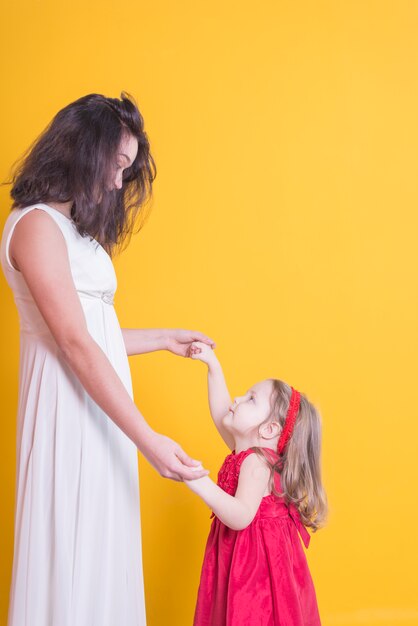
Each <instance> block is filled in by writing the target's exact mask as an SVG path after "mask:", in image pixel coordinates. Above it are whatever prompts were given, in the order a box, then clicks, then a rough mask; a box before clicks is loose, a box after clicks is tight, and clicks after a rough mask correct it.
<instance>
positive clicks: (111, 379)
mask: <svg viewBox="0 0 418 626" xmlns="http://www.w3.org/2000/svg"><path fill="white" fill-rule="evenodd" d="M45 241H47V242H48V245H47V246H46V245H45ZM10 253H11V255H12V256H13V258H14V259H15V260H16V263H17V266H18V267H19V270H20V271H21V273H22V275H23V277H24V279H25V281H26V284H27V286H28V288H29V290H30V291H31V293H32V296H33V299H34V301H35V303H36V305H37V307H38V309H39V311H40V313H41V315H42V316H43V318H44V320H45V322H46V324H47V326H48V327H49V329H50V331H51V334H52V336H53V337H54V339H55V342H56V344H57V346H58V349H59V350H60V353H61V356H62V358H63V359H64V360H65V361H66V362H67V363H68V365H69V366H70V368H71V369H72V371H73V372H74V373H75V375H76V376H77V378H78V379H79V380H80V383H81V384H82V385H83V387H84V388H85V390H86V391H87V393H88V394H89V395H90V396H91V398H92V399H93V400H94V401H95V402H96V403H97V404H98V405H99V406H100V407H101V408H102V409H103V411H104V412H105V413H106V414H107V415H108V416H109V417H110V419H112V420H113V421H114V422H115V423H116V424H117V425H118V426H119V428H120V429H121V430H122V431H123V432H124V433H125V434H126V435H127V436H128V437H129V438H130V439H131V440H132V441H133V442H134V443H135V445H136V446H137V448H138V449H139V450H140V451H141V452H142V453H143V454H144V456H145V457H146V458H147V459H148V461H149V462H150V463H151V464H152V465H153V466H154V467H155V469H157V471H158V472H159V473H160V474H161V475H162V476H165V477H167V478H173V479H175V480H182V479H183V478H188V479H192V480H193V479H194V477H195V476H197V474H201V475H202V476H204V475H206V474H207V472H202V471H193V470H192V469H191V467H192V466H196V465H198V462H197V461H193V460H192V459H190V458H189V457H188V456H187V455H186V454H185V453H184V452H183V450H182V449H181V447H180V446H179V445H178V444H177V443H175V442H174V441H172V440H171V439H169V438H167V437H164V436H163V435H160V434H159V433H156V432H154V431H153V430H152V429H151V428H150V426H149V425H148V424H147V422H146V421H145V419H144V417H143V416H142V414H141V412H140V411H139V410H138V409H137V407H136V406H135V404H134V402H133V400H132V398H131V397H130V395H129V393H128V391H127V390H126V388H125V386H124V384H123V383H122V381H121V379H120V378H119V376H118V374H117V372H116V370H115V369H114V368H113V366H112V364H111V363H110V361H109V359H108V358H107V356H106V354H105V353H104V352H103V350H102V349H101V348H100V346H99V345H98V344H97V342H96V341H94V339H93V338H92V336H91V335H90V333H89V331H88V328H87V324H86V319H85V316H84V311H83V309H82V306H81V303H80V299H79V297H78V294H77V291H76V289H75V286H74V282H73V279H72V275H71V269H70V264H69V259H68V253H67V247H66V242H65V239H64V237H63V235H62V233H61V231H60V229H59V228H58V226H57V225H56V224H55V222H54V220H53V218H51V216H49V215H48V214H46V213H45V212H44V211H42V210H41V209H34V210H33V211H30V212H29V213H27V214H26V215H24V216H23V217H22V218H21V219H20V220H19V222H18V223H17V224H16V226H15V230H14V233H13V236H12V239H11V242H10ZM51 259H53V263H51Z"/></svg>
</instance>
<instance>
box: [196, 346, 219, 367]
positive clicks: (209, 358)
mask: <svg viewBox="0 0 418 626" xmlns="http://www.w3.org/2000/svg"><path fill="white" fill-rule="evenodd" d="M190 356H191V358H192V359H197V360H198V361H203V363H207V365H210V364H211V363H214V362H215V361H217V358H216V355H215V353H214V351H213V350H212V348H211V347H209V346H208V345H207V344H205V343H202V342H201V341H194V342H193V343H192V345H191V346H190Z"/></svg>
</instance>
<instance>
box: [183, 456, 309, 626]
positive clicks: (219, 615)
mask: <svg viewBox="0 0 418 626" xmlns="http://www.w3.org/2000/svg"><path fill="white" fill-rule="evenodd" d="M266 450H267V449H266ZM251 452H253V450H251V449H249V450H245V451H243V452H240V453H238V454H235V453H234V452H232V454H230V455H228V456H227V457H226V459H225V461H224V463H223V465H222V467H221V469H220V471H219V474H218V485H219V486H220V487H221V488H222V489H223V490H224V491H226V492H227V493H229V494H230V495H234V494H235V492H236V489H237V485H238V476H239V470H240V467H241V463H242V462H243V460H244V459H245V458H246V457H247V456H248V455H249V454H251ZM268 452H270V453H272V454H273V455H274V454H275V453H274V452H273V451H272V450H269V451H268ZM276 457H277V455H276ZM276 476H277V478H276V483H275V484H276V488H277V489H278V490H279V492H280V477H279V475H278V474H276ZM299 534H300V535H301V538H302V540H303V541H304V543H305V545H306V547H308V545H309V533H308V531H307V530H306V528H305V526H303V524H302V522H301V520H300V518H299V512H298V511H297V509H296V508H295V507H293V506H292V507H291V508H290V509H289V508H288V507H287V506H286V505H285V503H284V500H283V498H278V497H276V496H275V495H274V494H270V495H268V496H265V497H264V498H263V499H262V501H261V504H260V507H259V509H258V511H257V514H256V516H255V518H254V520H253V521H252V522H251V524H250V525H249V526H247V528H244V530H240V531H236V530H231V529H230V528H228V527H227V526H225V524H223V523H222V522H221V521H220V520H219V519H218V518H217V517H215V518H214V519H213V521H212V526H211V529H210V533H209V537H208V541H207V544H206V550H205V555H204V560H203V567H202V573H201V577H200V585H199V591H198V598H197V605H196V611H195V616H194V622H193V624H194V626H319V625H320V623H321V622H320V618H319V613H318V607H317V602H316V595H315V590H314V586H313V582H312V578H311V575H310V573H309V569H308V564H307V561H306V557H305V553H304V550H303V547H302V544H301V541H300V538H299Z"/></svg>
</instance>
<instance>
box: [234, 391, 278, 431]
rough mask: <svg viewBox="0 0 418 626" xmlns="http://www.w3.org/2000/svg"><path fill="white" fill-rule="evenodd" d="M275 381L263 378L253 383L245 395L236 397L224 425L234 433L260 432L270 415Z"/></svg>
mask: <svg viewBox="0 0 418 626" xmlns="http://www.w3.org/2000/svg"><path fill="white" fill-rule="evenodd" d="M272 392H273V382H272V381H271V380H263V381H261V382H259V383H257V384H256V385H253V386H252V387H251V388H250V389H249V390H248V391H247V393H246V394H245V395H243V396H238V397H237V398H235V399H234V402H233V404H232V405H231V406H230V408H229V411H228V413H227V414H226V415H225V417H224V418H223V425H224V426H225V428H227V429H228V430H229V431H230V432H231V433H232V434H235V435H240V436H244V437H245V436H249V437H252V436H253V435H256V434H258V429H259V426H260V424H262V423H263V422H264V421H265V420H267V419H268V418H269V417H270V414H271V411H272V404H271V397H272Z"/></svg>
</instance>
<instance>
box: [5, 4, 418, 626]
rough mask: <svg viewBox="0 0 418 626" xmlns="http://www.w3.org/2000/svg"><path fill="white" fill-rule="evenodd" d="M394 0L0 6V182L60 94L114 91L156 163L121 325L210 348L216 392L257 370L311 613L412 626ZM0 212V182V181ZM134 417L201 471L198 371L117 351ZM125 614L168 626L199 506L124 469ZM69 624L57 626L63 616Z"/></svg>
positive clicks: (411, 327) (408, 46) (187, 610)
mask: <svg viewBox="0 0 418 626" xmlns="http://www.w3.org/2000/svg"><path fill="white" fill-rule="evenodd" d="M417 27H418V3H417V2H413V1H406V0H396V1H395V0H393V1H392V2H389V1H385V0H381V1H375V2H372V1H364V0H358V1H350V0H347V1H345V2H343V1H334V2H332V1H318V0H316V1H311V2H309V1H306V0H305V1H302V0H299V1H298V2H292V1H275V2H274V1H264V0H262V1H261V2H257V3H252V2H248V1H247V0H244V1H243V0H241V1H240V2H238V1H231V0H212V1H211V2H196V1H194V2H192V1H191V0H189V1H187V0H177V1H176V2H171V1H168V0H153V1H152V2H142V1H137V0H126V1H125V2H123V3H122V2H114V1H108V0H105V1H102V2H98V1H97V0H91V1H90V2H87V3H85V2H81V0H73V1H72V2H69V1H68V2H64V1H63V0H59V1H58V2H57V1H53V2H52V1H47V0H39V1H37V2H34V1H33V0H24V1H23V0H18V1H16V2H8V3H7V6H4V8H3V13H2V25H1V33H0V34H1V36H0V46H1V48H0V57H1V59H2V63H3V71H2V97H1V100H0V102H1V105H0V106H1V116H0V135H1V138H2V150H1V153H0V176H1V180H5V179H6V178H7V176H8V174H9V170H10V166H11V164H12V163H13V162H14V161H15V160H16V159H17V158H18V157H19V156H20V155H21V154H22V152H23V151H24V150H25V149H26V148H27V147H28V145H29V144H30V143H31V142H32V141H33V139H34V138H35V137H36V136H37V135H38V134H39V133H40V132H41V131H42V129H43V128H44V127H45V126H46V124H47V123H48V122H49V121H50V119H51V118H52V116H53V115H54V114H55V113H56V112H57V111H58V110H59V109H60V108H62V107H63V106H64V105H66V104H68V103H69V102H71V101H73V100H75V99H76V98H78V97H80V96H82V95H85V94H87V93H91V92H98V93H103V94H105V95H108V96H113V97H116V96H119V94H120V91H121V90H122V89H125V90H127V91H128V92H130V93H132V94H133V95H134V97H136V98H137V101H138V103H139V106H140V109H141V111H142V113H143V115H144V118H145V123H146V130H147V132H148V134H149V137H150V140H151V144H152V150H153V154H154V156H155V159H156V162H157V167H158V176H157V180H156V182H155V187H154V190H155V197H154V201H153V206H152V212H151V216H150V219H149V221H148V223H147V224H146V226H145V228H144V230H143V231H141V233H140V234H139V235H137V236H135V237H133V238H132V240H131V243H130V245H129V247H128V248H127V250H126V251H125V252H124V253H123V254H122V255H121V256H120V257H118V258H117V259H116V260H115V266H116V271H117V275H118V292H117V298H116V308H117V312H118V316H119V319H120V322H121V325H122V326H128V327H135V326H136V327H184V328H192V329H198V330H201V331H204V332H206V333H208V334H209V335H210V336H212V337H213V338H214V339H215V341H216V342H217V344H218V348H217V352H218V356H219V358H220V360H221V362H222V363H223V366H224V370H225V373H226V376H227V379H228V382H229V386H230V390H231V393H232V394H237V393H240V392H242V391H245V390H246V389H247V387H248V386H249V385H251V384H253V383H254V382H256V381H257V380H261V379H262V378H265V377H267V376H276V377H279V378H282V379H284V380H286V381H288V382H290V383H291V384H293V385H295V386H296V387H298V388H300V389H301V390H302V391H304V392H306V393H307V394H308V396H309V397H310V398H311V399H312V401H314V402H315V403H316V404H317V405H318V406H319V408H320V410H321V412H322V415H323V423H324V436H323V470H324V481H325V486H326V489H327V493H328V497H329V500H330V517H329V524H328V526H327V527H326V528H325V529H324V530H321V531H320V532H319V533H318V534H317V535H316V536H314V537H313V539H312V542H311V547H310V548H309V550H308V553H307V554H308V559H309V563H310V566H311V571H312V575H313V578H314V581H315V585H316V590H317V595H318V601H319V606H320V611H321V615H322V620H323V624H324V625H325V626H337V625H340V624H347V625H350V624H353V625H354V624H368V625H370V626H372V625H373V626H380V625H382V626H383V625H391V626H397V625H398V624H399V625H409V626H410V625H411V624H418V599H417V593H416V592H417V576H416V560H417V557H418V551H417V533H416V518H417V513H418V507H417V497H416V492H417V478H418V476H417V463H416V458H417V430H418V426H417V423H418V415H417V408H416V406H417V401H416V381H417V367H416V355H417V349H418V339H417V317H418V315H417V314H418V294H417V277H416V270H417V261H418V258H417V257H418V253H417V241H416V239H417V227H418V218H417V204H418V186H417V168H418V158H417V155H418V88H417V78H418V73H417V72H418V39H417ZM0 203H1V225H2V224H3V223H4V220H5V218H6V216H7V214H8V210H9V208H10V201H9V197H8V187H2V188H1V189H0ZM0 289H1V309H0V322H1V326H0V339H1V348H2V350H1V362H0V366H1V385H2V391H1V415H2V420H1V424H2V434H1V437H0V446H1V448H0V454H1V459H2V467H1V472H2V473H1V477H0V481H1V485H2V499H1V505H2V510H1V512H0V518H1V524H2V532H1V536H0V540H1V546H0V548H1V554H2V558H1V606H0V623H2V624H3V623H5V620H6V611H7V600H8V591H9V583H10V574H11V559H12V546H13V498H14V478H15V466H14V464H15V412H16V402H17V367H18V321H17V313H16V310H15V306H14V303H13V299H12V294H11V292H10V290H9V288H8V287H7V284H6V282H5V280H4V276H3V274H1V275H0ZM131 366H132V375H133V380H134V387H135V398H136V401H137V404H138V406H139V408H140V409H141V411H142V412H143V413H144V415H145V416H146V418H147V419H148V420H149V422H150V423H151V424H152V425H153V426H154V427H155V428H156V429H157V430H158V431H160V432H164V433H166V434H168V435H170V436H172V437H173V438H175V439H177V440H178V441H179V442H180V443H181V444H182V445H183V447H184V448H185V450H186V451H188V452H189V453H190V454H192V455H193V456H194V457H196V458H199V459H202V460H203V462H204V464H205V465H206V466H207V467H208V468H209V469H210V470H211V475H212V477H213V478H216V473H217V470H218V467H219V465H220V463H221V461H222V459H223V457H224V455H225V454H226V452H227V451H226V449H225V448H224V446H223V444H222V442H221V441H220V439H219V438H218V436H217V434H216V432H215V431H214V429H213V427H212V425H211V423H210V417H209V413H208V409H207V400H206V371H205V366H204V365H203V364H202V363H199V362H194V361H191V360H186V359H180V358H178V357H175V356H174V355H172V354H169V353H164V352H159V353H155V354H151V355H145V356H143V357H139V356H137V357H133V358H132V359H131ZM139 467H140V474H141V503H142V520H143V546H144V567H145V584H146V600H147V613H148V624H149V626H166V625H167V624H170V625H171V626H187V625H189V624H191V621H192V615H193V610H194V602H195V597H196V590H197V585H198V578H199V573H200V565H201V561H202V555H203V549H204V545H205V541H206V537H207V533H208V529H209V522H210V521H209V511H208V509H207V508H206V506H205V505H204V504H203V503H202V502H201V501H200V500H199V499H197V497H196V496H194V495H193V494H192V493H191V492H189V491H188V489H187V488H186V487H185V486H184V485H182V484H178V483H174V482H171V481H165V480H163V479H162V478H160V477H159V476H158V475H157V474H156V473H155V472H154V470H152V469H151V468H150V467H149V466H148V465H147V464H146V462H144V460H143V459H139ZM74 626H76V625H74Z"/></svg>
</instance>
